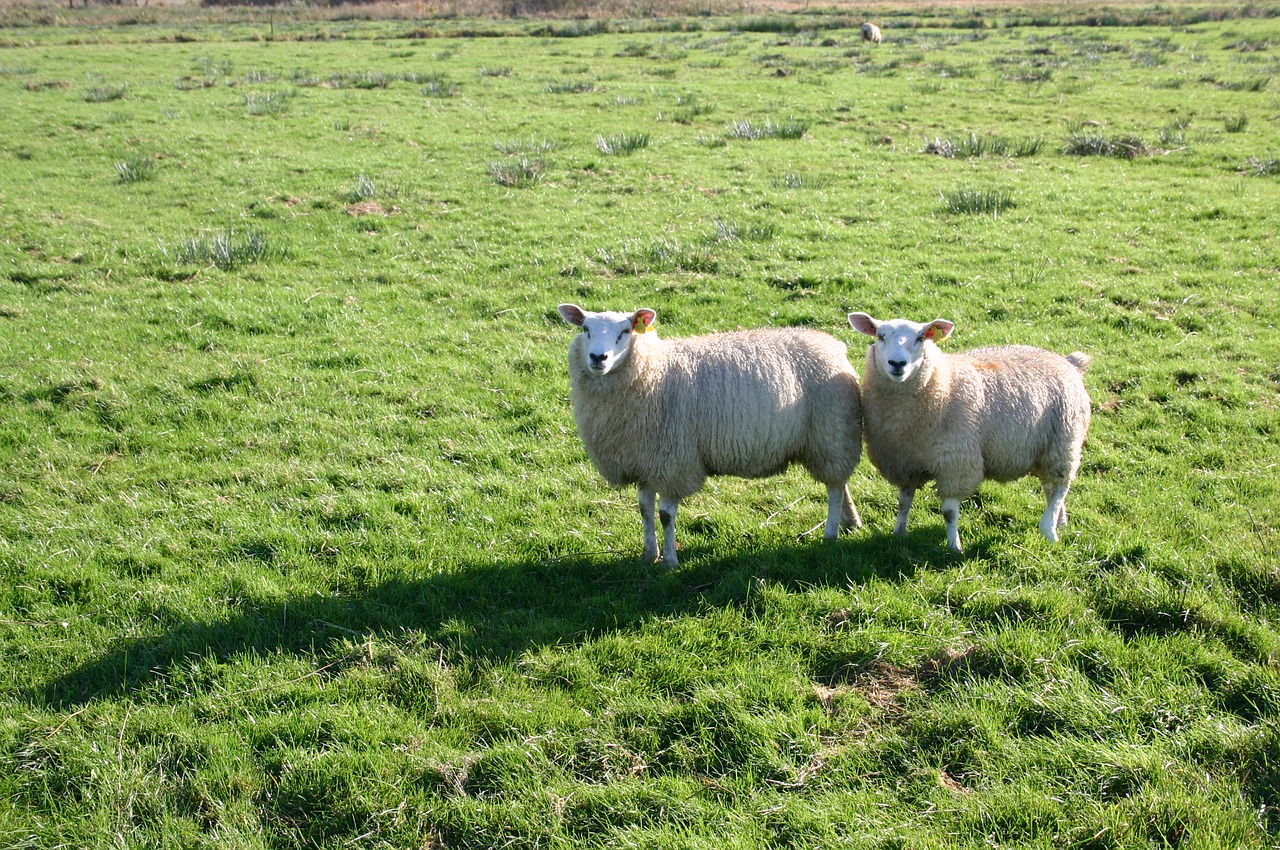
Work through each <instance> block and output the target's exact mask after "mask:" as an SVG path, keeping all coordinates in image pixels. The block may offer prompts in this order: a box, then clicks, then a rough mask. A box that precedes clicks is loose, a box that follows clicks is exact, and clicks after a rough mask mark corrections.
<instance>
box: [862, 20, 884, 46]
mask: <svg viewBox="0 0 1280 850" xmlns="http://www.w3.org/2000/svg"><path fill="white" fill-rule="evenodd" d="M862 40H863V41H870V42H873V43H875V44H879V43H880V42H882V41H884V36H882V35H881V34H880V27H878V26H876V25H875V24H873V23H871V22H870V21H868V22H867V23H865V24H863V25H862Z"/></svg>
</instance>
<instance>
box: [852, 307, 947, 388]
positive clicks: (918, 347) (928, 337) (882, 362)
mask: <svg viewBox="0 0 1280 850" xmlns="http://www.w3.org/2000/svg"><path fill="white" fill-rule="evenodd" d="M849 325H850V326H851V327H852V328H853V329H854V330H856V331H861V332H862V333H864V334H866V335H867V336H872V337H875V340H876V341H875V343H874V344H873V345H872V348H873V349H874V351H875V361H876V368H877V369H878V370H879V371H880V374H882V375H884V376H885V377H886V378H888V379H889V380H890V381H893V382H894V383H898V384H900V383H902V382H904V381H906V380H908V379H909V378H910V377H911V376H912V375H914V374H915V372H916V370H917V369H919V368H920V364H921V363H923V362H924V358H925V343H926V342H929V341H933V342H942V341H943V340H944V339H946V338H947V337H948V336H950V335H951V331H952V330H953V329H954V328H955V325H953V324H952V323H951V322H948V321H947V320H946V319H934V320H933V321H932V322H928V323H927V324H923V325H922V324H920V323H919V322H912V321H908V320H907V319H890V320H888V321H883V322H881V321H877V320H876V319H873V318H871V317H870V316H868V315H867V314H866V313H850V314H849Z"/></svg>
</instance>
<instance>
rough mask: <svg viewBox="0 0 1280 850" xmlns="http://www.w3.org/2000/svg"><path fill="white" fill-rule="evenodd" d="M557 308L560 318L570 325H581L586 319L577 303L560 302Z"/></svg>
mask: <svg viewBox="0 0 1280 850" xmlns="http://www.w3.org/2000/svg"><path fill="white" fill-rule="evenodd" d="M557 309H559V311H560V318H562V319H564V320H565V321H566V322H568V323H569V324H571V325H576V326H577V327H582V323H583V322H585V321H586V320H587V314H586V313H584V312H583V311H582V308H581V307H579V306H578V305H577V304H561V305H560V306H559V307H558V308H557Z"/></svg>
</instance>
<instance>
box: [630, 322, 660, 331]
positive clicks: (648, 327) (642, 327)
mask: <svg viewBox="0 0 1280 850" xmlns="http://www.w3.org/2000/svg"><path fill="white" fill-rule="evenodd" d="M656 324H657V322H651V323H650V324H647V325H646V324H645V323H644V319H636V323H635V324H634V325H633V326H632V327H631V329H632V330H633V331H635V332H636V333H638V334H643V333H649V332H650V331H652V330H653V329H654V327H653V326H654V325H656Z"/></svg>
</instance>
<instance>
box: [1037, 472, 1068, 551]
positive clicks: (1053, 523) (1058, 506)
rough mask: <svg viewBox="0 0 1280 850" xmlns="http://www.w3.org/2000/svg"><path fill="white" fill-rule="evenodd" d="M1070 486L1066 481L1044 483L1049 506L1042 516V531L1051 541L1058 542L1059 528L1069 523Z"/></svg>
mask: <svg viewBox="0 0 1280 850" xmlns="http://www.w3.org/2000/svg"><path fill="white" fill-rule="evenodd" d="M1070 486H1071V485H1070V484H1068V483H1067V482H1065V481H1061V482H1045V483H1044V496H1045V499H1046V500H1047V501H1048V506H1047V507H1046V508H1045V509H1044V516H1042V517H1041V518H1040V533H1041V534H1043V535H1044V536H1045V538H1046V539H1047V540H1048V541H1049V542H1050V543H1057V542H1058V529H1059V528H1062V527H1063V526H1065V525H1066V524H1067V489H1068V488H1069V487H1070Z"/></svg>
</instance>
